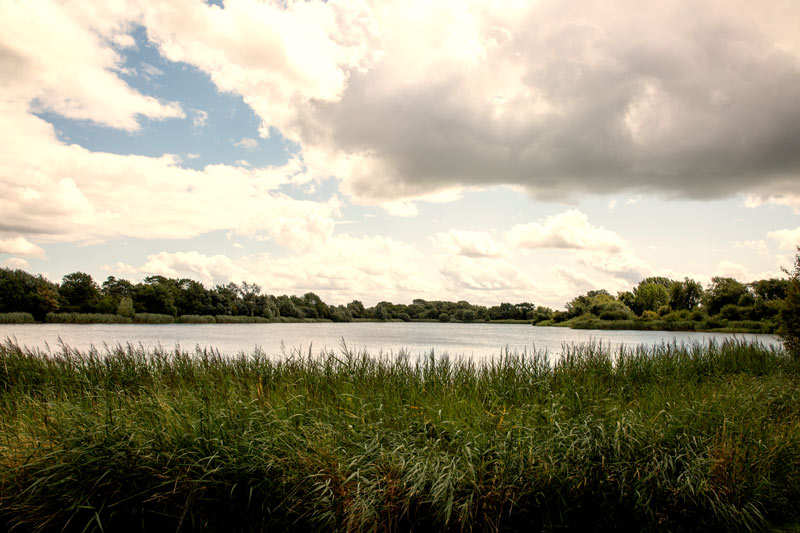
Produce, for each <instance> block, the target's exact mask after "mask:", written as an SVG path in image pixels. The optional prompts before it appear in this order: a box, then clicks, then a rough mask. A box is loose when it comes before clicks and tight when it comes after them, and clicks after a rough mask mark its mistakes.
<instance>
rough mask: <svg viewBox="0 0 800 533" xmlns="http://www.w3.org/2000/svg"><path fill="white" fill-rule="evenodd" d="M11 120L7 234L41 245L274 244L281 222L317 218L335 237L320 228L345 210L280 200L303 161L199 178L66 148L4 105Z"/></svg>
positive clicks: (147, 162)
mask: <svg viewBox="0 0 800 533" xmlns="http://www.w3.org/2000/svg"><path fill="white" fill-rule="evenodd" d="M0 92H2V88H0ZM2 111H5V112H4V113H3V114H2V116H3V120H2V121H0V145H2V146H3V150H2V151H0V228H3V229H6V230H7V231H14V232H16V233H23V234H26V235H35V236H36V240H37V242H41V243H46V242H53V241H62V242H63V241H71V242H75V241H91V242H101V241H104V240H108V239H112V238H117V237H138V238H144V239H153V238H155V239H158V238H168V239H170V238H191V237H195V236H197V235H200V234H203V233H207V232H210V231H217V230H228V229H234V230H236V231H238V232H241V233H243V234H247V235H249V236H259V235H261V236H264V235H267V236H268V235H269V232H270V231H271V228H272V227H273V226H272V225H271V220H272V218H275V219H281V220H283V219H286V218H291V219H293V220H295V221H302V220H304V219H305V218H306V217H311V218H312V219H313V222H309V223H308V224H310V225H312V226H314V227H318V226H321V225H323V224H327V226H329V227H330V226H331V225H332V224H333V223H334V222H333V221H332V220H321V219H324V218H325V217H328V218H333V217H334V216H337V212H338V211H337V210H338V205H339V204H338V200H336V201H334V202H332V203H331V202H324V203H322V202H316V201H310V200H296V199H294V198H291V197H290V196H288V195H286V194H283V193H281V192H278V189H279V187H280V186H281V185H283V184H285V183H287V182H289V181H290V180H291V179H292V177H293V176H294V175H295V174H297V173H298V172H299V170H300V169H301V168H302V163H301V162H300V161H299V160H297V159H291V160H289V161H288V162H287V163H286V164H284V165H280V166H276V167H265V168H251V167H244V166H230V165H208V166H206V167H204V168H203V169H202V170H194V169H190V168H184V167H182V166H181V165H180V160H179V158H178V157H177V156H174V155H169V154H167V155H164V156H161V157H146V156H137V155H118V154H110V153H100V152H91V151H89V150H86V149H84V148H82V147H80V146H77V145H66V144H64V143H63V142H61V141H59V140H58V138H57V137H56V134H55V132H54V130H53V127H52V126H51V125H50V124H48V123H47V122H45V121H44V120H42V119H40V118H38V117H36V116H33V115H31V114H29V113H26V112H25V111H24V110H23V109H20V108H19V107H17V106H10V107H9V106H4V104H3V101H2V100H0V112H2ZM298 224H305V222H298ZM308 227H310V226H308Z"/></svg>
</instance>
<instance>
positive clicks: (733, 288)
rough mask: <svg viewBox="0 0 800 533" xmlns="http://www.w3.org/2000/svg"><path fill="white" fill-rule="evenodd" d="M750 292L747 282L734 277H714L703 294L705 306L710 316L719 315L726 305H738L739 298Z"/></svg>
mask: <svg viewBox="0 0 800 533" xmlns="http://www.w3.org/2000/svg"><path fill="white" fill-rule="evenodd" d="M748 292H749V291H748V288H747V286H746V285H745V284H743V283H740V282H738V281H736V280H735V279H733V278H724V277H713V278H711V285H709V287H708V289H707V290H706V291H705V294H704V296H703V307H705V309H706V312H707V313H708V315H709V316H713V315H717V314H719V313H720V311H722V308H723V307H725V306H726V305H738V303H739V299H740V298H741V297H742V296H744V295H745V294H748Z"/></svg>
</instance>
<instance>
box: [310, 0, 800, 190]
mask: <svg viewBox="0 0 800 533" xmlns="http://www.w3.org/2000/svg"><path fill="white" fill-rule="evenodd" d="M584 4H585V5H589V4H588V3H578V4H572V3H565V4H559V5H558V6H556V5H555V4H550V3H544V4H543V5H544V7H542V8H541V9H536V10H534V11H532V12H531V13H530V14H529V16H528V18H527V19H525V20H521V21H516V23H515V25H514V26H513V27H509V28H507V29H506V30H505V32H506V35H507V36H508V37H507V38H506V39H505V40H503V41H502V42H499V43H497V44H496V46H492V47H487V48H486V53H485V55H484V56H482V57H481V58H480V60H479V61H476V62H474V63H472V64H469V65H464V64H463V63H460V64H455V63H449V62H447V61H442V60H440V59H437V60H431V61H430V63H429V64H428V65H427V66H426V67H425V68H427V70H426V71H425V73H426V75H424V76H419V75H417V76H413V75H412V76H410V77H406V75H405V73H404V72H403V71H402V69H401V68H399V67H398V66H397V64H405V63H404V62H403V61H400V59H401V58H400V57H398V56H397V54H401V53H402V51H401V50H400V49H399V48H397V49H391V48H390V49H389V50H388V51H387V54H386V56H385V58H384V60H383V61H382V62H381V63H380V64H379V65H377V66H376V67H375V68H372V69H371V70H368V71H367V72H361V73H356V72H353V73H351V77H350V79H349V80H348V85H347V88H346V90H345V92H344V94H343V96H342V98H341V100H340V101H336V102H328V103H317V104H315V106H314V107H313V109H311V110H310V112H309V114H308V115H305V120H301V121H300V124H301V126H300V127H301V131H303V132H305V134H304V135H305V136H306V141H307V142H308V143H309V144H312V145H313V144H317V143H318V142H325V143H327V146H328V147H329V149H332V150H333V149H335V150H339V151H340V152H341V153H345V154H352V155H357V156H360V157H362V158H363V159H364V161H365V162H364V164H363V165H361V166H360V167H358V166H357V167H356V168H355V170H354V171H353V175H352V176H350V178H349V179H346V180H345V183H346V186H347V187H348V188H349V190H350V191H351V192H353V193H354V194H355V195H356V196H359V197H363V198H373V199H387V198H396V197H399V196H409V195H416V194H424V193H426V192H431V191H435V190H437V189H442V188H445V187H449V186H464V185H491V184H498V183H503V184H516V185H521V186H524V187H525V188H526V189H527V190H529V191H530V192H531V193H533V194H535V195H537V196H539V197H542V198H564V197H569V196H572V195H575V194H580V193H583V192H590V193H611V192H617V191H623V190H627V191H636V192H648V193H657V194H661V195H665V196H675V197H688V198H712V197H722V196H727V195H730V194H734V193H738V192H752V191H759V190H762V191H763V190H765V188H768V187H769V186H780V187H783V188H787V187H788V188H789V189H791V188H792V187H794V182H795V181H800V180H797V178H798V177H800V61H798V55H796V54H794V53H792V52H791V51H788V50H785V49H781V48H779V47H778V46H776V43H775V42H773V40H771V36H769V35H766V34H765V33H764V31H763V30H759V29H756V28H750V27H748V26H747V25H746V24H745V22H746V20H747V19H746V17H741V18H737V17H736V16H734V15H736V14H735V13H733V14H730V15H731V16H727V15H726V16H721V15H720V11H719V10H717V11H714V10H712V9H710V8H708V9H705V8H704V6H705V5H706V4H703V5H696V3H676V4H674V5H675V6H676V7H675V8H674V9H666V8H665V9H647V10H646V9H644V8H642V9H639V12H636V10H637V7H636V4H631V5H629V6H627V7H629V8H632V9H633V11H634V12H635V13H634V14H633V15H631V14H630V13H628V12H627V11H626V9H622V8H624V7H625V6H622V8H620V9H618V10H610V11H609V10H605V11H604V10H602V9H600V8H597V7H596V6H595V7H593V8H591V9H589V8H586V9H584V8H583V7H582V6H584ZM570 6H571V7H573V8H575V9H576V11H575V12H569V13H568V12H566V11H565V10H567V9H568V8H569V7H570ZM618 7H619V6H618ZM723 14H724V12H723ZM593 17H596V18H593ZM484 30H485V31H484V33H483V34H481V35H478V38H481V39H484V40H485V39H487V38H489V36H491V35H492V33H491V32H492V31H494V32H495V33H496V32H497V28H496V26H493V25H492V24H491V23H487V24H486V27H485V28H484ZM393 54H394V55H393ZM395 60H397V63H395V62H394V61H395ZM426 61H428V58H426V57H419V62H420V63H423V64H424V63H426ZM417 74H418V73H417ZM492 76H497V79H498V83H493V82H492ZM502 80H508V82H507V83H499V82H500V81H502ZM531 95H533V96H531ZM537 102H538V103H537ZM321 125H324V126H321ZM321 131H324V132H325V134H320V132H321ZM320 135H321V136H320ZM321 139H325V141H321ZM798 188H800V187H798Z"/></svg>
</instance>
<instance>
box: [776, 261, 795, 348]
mask: <svg viewBox="0 0 800 533" xmlns="http://www.w3.org/2000/svg"><path fill="white" fill-rule="evenodd" d="M797 251H798V254H797V256H796V257H795V260H794V268H793V269H792V270H791V272H789V271H786V273H787V274H788V275H789V280H788V281H789V284H788V286H787V287H786V298H785V299H784V302H783V308H782V309H781V311H780V314H779V315H778V316H779V321H780V328H779V329H778V335H780V337H781V339H782V340H783V346H784V347H785V348H786V351H787V352H789V354H791V356H792V357H794V358H795V359H800V247H798V249H797Z"/></svg>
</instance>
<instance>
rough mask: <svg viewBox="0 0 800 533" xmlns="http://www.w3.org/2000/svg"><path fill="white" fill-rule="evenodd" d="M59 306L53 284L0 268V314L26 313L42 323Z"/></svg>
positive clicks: (23, 273) (37, 277)
mask: <svg viewBox="0 0 800 533" xmlns="http://www.w3.org/2000/svg"><path fill="white" fill-rule="evenodd" d="M60 305H61V304H60V298H59V294H58V285H56V284H55V283H52V282H50V281H48V280H46V279H44V278H43V277H42V276H41V275H38V276H33V275H31V274H28V273H27V272H25V271H24V270H19V269H16V270H11V269H9V268H0V313H13V312H26V313H30V314H32V315H33V318H35V319H36V320H39V321H42V320H44V317H45V316H46V315H47V313H50V312H52V311H58V309H59V308H60Z"/></svg>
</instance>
